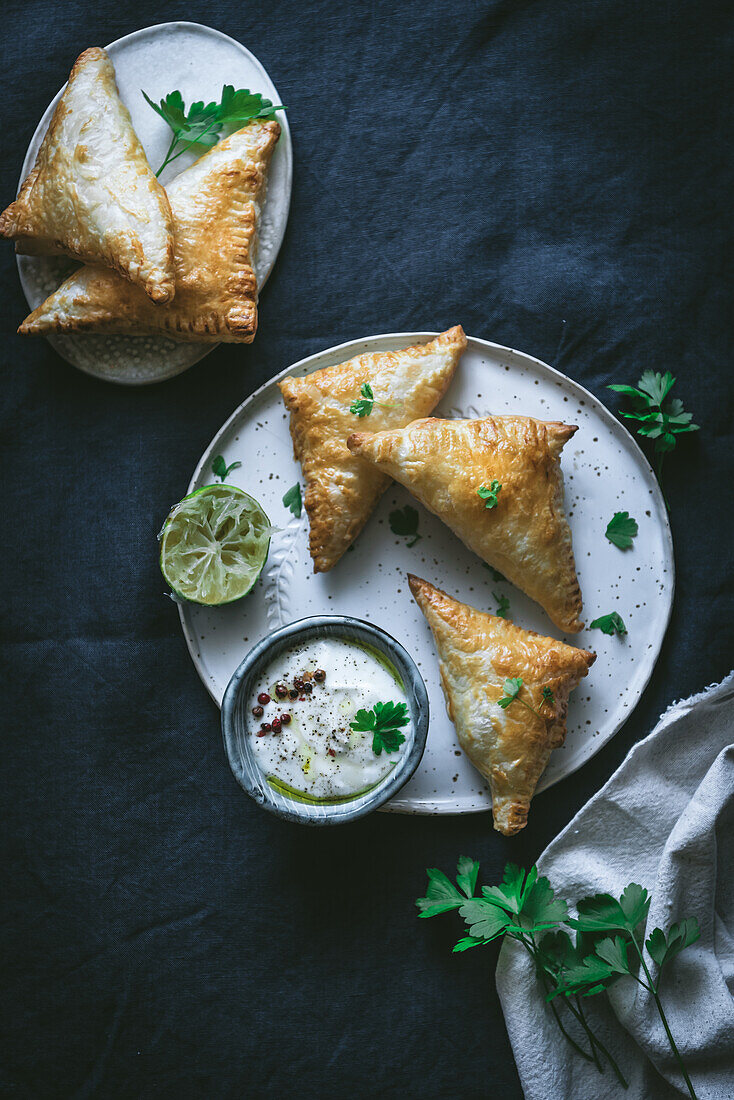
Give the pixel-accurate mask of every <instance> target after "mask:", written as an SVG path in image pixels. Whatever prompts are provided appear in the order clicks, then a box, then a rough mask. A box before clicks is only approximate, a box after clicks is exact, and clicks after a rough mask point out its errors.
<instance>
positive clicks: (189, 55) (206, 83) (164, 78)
mask: <svg viewBox="0 0 734 1100" xmlns="http://www.w3.org/2000/svg"><path fill="white" fill-rule="evenodd" d="M85 45H86V46H88V45H95V43H94V42H91V43H90V42H87V43H86V44H85V43H81V44H80V46H79V49H78V51H77V54H79V53H81V52H82V50H83V49H84V48H85ZM105 48H106V49H107V51H108V53H109V55H110V57H111V58H112V61H113V62H114V65H115V73H116V76H117V86H118V88H119V90H120V96H121V98H122V100H123V102H124V103H125V106H126V107H127V108H128V110H129V111H130V115H131V117H132V121H133V126H134V127H135V131H136V133H137V135H138V137H139V138H140V140H141V142H142V144H143V148H144V149H145V152H146V155H147V157H148V160H149V161H150V163H151V165H153V167H154V169H155V168H156V167H157V166H158V165H159V164H160V163H161V162H162V161H163V158H164V156H165V153H166V149H167V148H168V143H169V141H170V139H171V132H170V130H169V129H168V127H167V126H166V124H165V122H163V120H162V119H161V118H159V116H158V115H157V114H156V113H155V112H154V111H153V110H152V109H151V108H150V107H149V106H148V104H147V103H146V102H145V100H144V99H143V96H142V95H141V89H144V90H145V91H146V92H147V93H148V95H149V96H150V98H151V99H152V100H154V101H155V102H158V101H159V100H161V99H163V98H164V97H165V96H166V95H168V93H169V92H172V91H174V89H176V88H178V89H179V91H180V92H181V95H182V96H183V98H184V102H185V103H187V104H189V103H191V102H193V101H195V100H197V99H203V100H205V101H206V102H209V101H210V100H217V101H218V100H219V97H220V96H221V94H222V85H223V84H234V86H235V87H236V88H249V89H250V90H251V91H255V92H262V93H263V95H265V96H267V98H268V99H270V100H272V102H273V103H281V102H282V100H281V99H280V96H279V95H278V92H277V90H276V88H275V85H274V84H273V82H272V80H271V79H270V77H269V76H268V74H267V73H266V72H265V69H264V68H263V67H262V65H261V64H260V62H259V61H258V60H257V58H256V57H253V55H252V54H251V53H250V51H249V50H247V49H245V47H244V46H242V45H241V44H240V43H239V42H235V40H234V39H233V38H229V37H228V36H227V35H226V34H222V33H221V32H220V31H215V30H213V29H212V28H211V27H204V26H202V25H201V24H199V23H160V24H158V25H157V26H155V27H146V28H145V29H144V30H140V31H135V33H134V34H128V35H125V37H124V38H118V39H117V41H116V42H111V43H110V45H109V46H106V47H105ZM73 61H74V57H70V58H69V68H70V69H71V66H72V63H73ZM64 87H65V85H64ZM63 90H64V89H63V88H62V89H61V91H60V92H59V93H58V95H57V96H56V97H55V98H54V99H53V100H52V102H51V103H50V104H49V106H48V108H47V109H46V113H45V114H44V116H43V118H42V119H41V121H40V122H39V124H38V128H37V130H36V132H35V134H34V135H33V138H32V140H31V143H30V145H29V146H28V152H27V153H26V157H25V161H24V162H23V171H22V173H21V177H20V183H22V182H23V180H24V179H25V178H26V176H27V175H28V173H29V172H30V170H31V168H32V167H33V165H34V163H35V160H36V155H37V153H38V150H39V148H40V145H41V142H42V140H43V137H44V135H45V133H46V130H47V129H48V124H49V122H50V121H51V116H52V114H53V112H54V110H55V108H56V104H57V102H58V100H59V98H60V96H61V93H62V92H63ZM277 118H278V121H279V122H280V125H281V127H282V133H281V136H280V140H279V141H278V144H277V146H276V149H275V152H274V154H273V159H272V161H271V164H270V171H269V173H268V189H267V194H266V198H265V203H264V205H263V213H262V217H261V220H260V227H259V234H258V237H259V249H258V255H257V259H256V262H255V274H256V275H257V279H258V283H259V286H260V288H261V289H262V287H263V285H264V283H265V281H266V279H267V277H268V275H269V274H270V272H271V271H272V268H273V264H274V263H275V258H276V256H277V255H278V250H279V249H280V246H281V243H282V241H283V235H284V234H285V227H286V222H287V221H288V208H289V205H290V199H291V180H292V176H293V149H292V146H291V135H290V130H289V128H288V119H287V118H286V115H285V112H284V111H278V114H277ZM195 159H196V155H195V154H194V153H193V152H187V153H184V154H183V155H182V156H181V158H180V159H179V160H177V161H176V163H175V165H170V166H169V167H168V168H167V169H166V171H165V172H164V173H163V175H162V176H161V181H162V182H163V183H164V184H165V183H167V182H168V181H170V180H171V179H172V178H173V177H174V176H176V175H177V173H178V172H180V171H182V170H183V169H184V168H187V167H188V166H189V165H190V164H192V163H193V162H194V160H195ZM19 185H20V184H19ZM76 266H77V265H76V264H74V263H73V262H72V261H71V260H67V259H65V258H64V257H58V256H18V270H19V272H20V281H21V284H22V286H23V292H24V294H25V296H26V299H27V301H28V305H29V306H30V308H31V309H32V310H33V309H35V308H36V307H37V306H39V305H40V304H41V302H42V301H43V300H44V299H45V298H46V297H48V295H49V294H51V293H52V292H53V291H54V290H56V288H57V287H58V286H60V284H61V283H62V282H63V280H64V279H65V278H66V277H67V275H69V274H70V273H71V271H73V270H74V269H75V267H76ZM18 320H19V322H20V320H21V318H19V319H18ZM27 339H30V337H27ZM48 341H49V343H50V344H51V346H52V347H54V348H55V349H56V351H57V352H58V353H59V355H61V356H62V357H63V358H64V359H66V360H67V361H68V362H69V363H72V364H73V365H74V366H75V367H79V369H80V370H83V371H86V372H87V374H93V375H96V376H97V377H98V378H104V379H105V380H106V381H108V382H120V383H123V384H126V385H144V384H145V383H148V382H161V381H163V379H165V378H172V377H173V375H175V374H180V373H181V372H182V371H184V370H187V368H188V367H191V366H193V364H194V363H198V361H199V360H200V359H203V357H204V356H205V355H208V354H209V352H210V351H212V350H213V349H214V348H215V347H216V344H197V343H178V342H176V341H174V340H168V339H166V338H165V337H163V336H91V335H90V336H50V337H48Z"/></svg>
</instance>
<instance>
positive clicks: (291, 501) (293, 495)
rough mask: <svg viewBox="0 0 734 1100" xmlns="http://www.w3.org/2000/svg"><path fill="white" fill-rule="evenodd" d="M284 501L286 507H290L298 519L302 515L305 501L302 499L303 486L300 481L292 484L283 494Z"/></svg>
mask: <svg viewBox="0 0 734 1100" xmlns="http://www.w3.org/2000/svg"><path fill="white" fill-rule="evenodd" d="M283 503H284V504H285V506H286V508H290V510H291V512H292V513H293V515H294V516H295V517H296V519H298V518H299V517H300V515H301V512H302V511H303V501H302V499H301V486H300V483H299V482H298V481H297V482H296V484H295V485H291V487H290V489H289V490H288V492H287V493H285V494H284V495H283Z"/></svg>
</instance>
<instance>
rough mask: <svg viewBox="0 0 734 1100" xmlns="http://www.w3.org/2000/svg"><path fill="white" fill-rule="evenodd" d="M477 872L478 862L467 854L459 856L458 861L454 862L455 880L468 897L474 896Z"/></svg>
mask: <svg viewBox="0 0 734 1100" xmlns="http://www.w3.org/2000/svg"><path fill="white" fill-rule="evenodd" d="M478 874H479V864H478V863H477V861H476V860H475V859H469V857H468V856H459V862H458V863H457V864H456V882H457V883H458V886H459V889H461V890H463V891H464V893H465V894H466V896H467V897H468V898H471V897H473V896H474V891H475V890H476V887H477V875H478Z"/></svg>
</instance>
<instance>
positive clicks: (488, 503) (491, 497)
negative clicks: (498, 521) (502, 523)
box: [477, 478, 502, 508]
mask: <svg viewBox="0 0 734 1100" xmlns="http://www.w3.org/2000/svg"><path fill="white" fill-rule="evenodd" d="M501 488H502V486H501V485H500V483H499V481H497V478H493V479H492V481H491V482H490V484H489V486H486V485H481V486H480V487H479V488H478V489H477V496H478V497H481V498H482V500H483V501H484V507H485V508H496V507H497V505H498V503H499V501H498V499H497V498H498V497H499V493H500V490H501Z"/></svg>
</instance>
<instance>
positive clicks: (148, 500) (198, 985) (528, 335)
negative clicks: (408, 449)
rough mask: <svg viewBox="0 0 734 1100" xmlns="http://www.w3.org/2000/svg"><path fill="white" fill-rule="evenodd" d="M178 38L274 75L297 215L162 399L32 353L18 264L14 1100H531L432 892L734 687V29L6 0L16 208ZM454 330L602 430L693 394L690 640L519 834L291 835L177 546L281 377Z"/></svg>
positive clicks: (476, 822) (500, 12) (521, 6)
mask: <svg viewBox="0 0 734 1100" xmlns="http://www.w3.org/2000/svg"><path fill="white" fill-rule="evenodd" d="M175 18H184V19H190V20H198V21H200V22H205V23H209V24H210V25H212V26H215V27H218V28H220V29H221V30H223V31H225V32H226V33H228V34H231V35H233V36H234V37H236V38H238V39H240V40H241V41H242V42H244V43H245V44H246V45H247V46H249V47H250V48H251V49H252V50H253V51H254V53H255V54H256V55H257V56H258V57H259V58H260V60H261V61H262V62H263V64H264V65H265V66H266V68H267V69H268V70H269V72H270V73H271V75H272V77H273V79H274V81H275V83H276V85H277V87H278V89H279V91H280V93H281V95H282V96H283V100H284V102H285V103H287V104H288V105H289V107H290V113H289V118H290V123H291V127H292V131H293V141H294V152H295V180H294V189H293V203H292V207H291V217H290V223H289V227H288V231H287V234H286V239H285V243H284V246H283V249H282V251H281V253H280V257H279V260H278V263H277V265H276V267H275V270H274V272H273V275H272V276H271V278H270V281H269V282H268V285H267V286H266V287H265V290H264V293H263V295H262V299H261V310H260V330H259V333H258V336H257V339H256V341H255V343H254V344H253V345H252V346H250V347H240V348H238V347H231V346H230V347H228V348H220V349H218V350H217V351H216V352H215V353H214V354H213V355H212V356H211V357H209V358H208V359H206V360H204V361H203V362H202V363H201V364H199V365H198V366H197V367H195V368H193V369H192V370H191V371H189V372H188V373H186V374H184V375H182V376H181V377H179V378H177V379H175V380H173V381H170V382H166V383H164V384H162V385H159V386H154V387H151V388H146V389H123V388H117V387H114V386H111V385H109V384H105V383H103V382H100V381H96V380H94V379H92V378H89V377H86V376H84V375H82V374H81V373H79V372H78V371H76V370H74V369H73V368H72V367H70V366H68V365H67V364H66V363H64V362H62V361H61V360H60V359H58V358H57V357H56V355H55V354H54V352H53V351H52V350H51V349H50V347H49V346H48V345H47V344H46V343H45V342H44V341H42V340H40V341H33V340H21V339H20V338H19V337H17V336H15V335H14V331H15V327H16V325H17V324H18V323H19V321H20V320H21V319H22V318H23V316H24V315H25V312H26V308H25V301H24V299H23V297H22V294H21V290H20V286H19V283H18V278H17V273H16V269H15V263H14V259H13V256H12V250H11V247H10V246H8V245H5V246H4V247H3V248H2V250H0V271H1V278H2V284H1V291H2V293H1V294H0V317H1V319H2V328H3V339H2V350H1V351H0V355H1V356H2V360H3V369H2V428H1V433H0V447H1V448H2V497H1V499H2V503H3V519H4V523H3V533H2V539H0V545H1V546H2V559H3V572H2V577H3V582H4V599H3V616H2V651H1V653H0V658H1V659H0V670H1V674H2V680H3V693H2V700H3V718H4V720H3V735H2V746H3V753H2V768H1V769H0V781H1V782H2V787H3V792H2V793H3V802H2V805H3V810H2V838H1V839H2V852H3V870H2V889H1V890H0V905H1V907H2V924H1V925H0V932H1V935H0V951H1V952H2V956H3V958H2V972H3V980H2V1018H1V1019H0V1033H1V1034H2V1040H0V1041H1V1042H2V1048H1V1050H0V1095H2V1096H8V1097H12V1098H23V1100H25V1098H26V1097H28V1098H31V1097H32V1098H36V1097H41V1098H47V1097H50V1098H55V1097H75V1098H76V1097H78V1098H85V1097H104V1098H105V1100H112V1098H118V1097H119V1098H125V1100H127V1098H138V1097H141V1098H146V1100H147V1098H149V1097H156V1098H158V1097H161V1098H171V1100H174V1098H175V1100H179V1098H188V1097H192V1098H198V1097H202V1098H203V1097H206V1098H210V1097H217V1098H221V1100H226V1098H233V1100H234V1098H237V1100H239V1098H240V1097H242V1096H258V1097H259V1096H273V1097H279V1098H288V1097H303V1096H308V1097H311V1096H319V1097H321V1096H335V1097H336V1096H350V1097H372V1096H377V1095H379V1096H383V1097H401V1098H402V1097H405V1096H421V1097H422V1098H424V1100H428V1098H432V1097H446V1096H457V1095H458V1096H461V1097H462V1100H469V1098H474V1097H486V1096H488V1095H490V1094H491V1095H493V1096H498V1097H502V1098H503V1100H506V1098H507V1100H515V1098H517V1097H520V1095H521V1092H520V1085H519V1081H518V1078H517V1074H516V1070H515V1067H514V1063H513V1060H512V1055H511V1052H510V1048H509V1044H508V1041H507V1037H506V1032H505V1028H504V1023H503V1019H502V1014H501V1011H500V1006H499V1002H498V999H497V996H496V992H495V988H494V980H493V969H494V963H495V959H496V950H495V948H494V947H493V948H489V949H487V950H486V951H485V952H484V953H483V954H480V955H479V956H477V954H476V953H472V954H471V956H466V957H456V956H454V957H452V955H451V954H450V947H451V945H452V943H453V942H454V940H455V939H456V937H457V933H458V931H459V924H458V921H457V920H456V918H454V917H452V916H447V917H445V918H442V919H441V920H435V921H430V922H420V923H419V922H418V921H417V920H416V918H415V910H414V907H413V899H414V898H415V897H416V896H418V895H419V894H421V893H423V888H424V884H425V877H424V868H425V867H426V866H438V867H443V868H445V869H447V870H448V869H450V868H451V867H452V866H453V864H454V862H455V860H456V857H457V856H458V855H459V853H462V852H464V853H466V854H468V855H473V856H475V857H477V858H479V859H481V860H482V877H483V880H484V881H493V880H494V879H496V878H497V877H499V876H500V874H501V869H502V866H503V865H504V862H505V860H506V859H508V858H511V859H513V860H515V861H517V862H520V863H523V862H525V863H529V862H531V861H532V860H533V859H534V858H535V857H536V856H537V855H538V853H539V852H540V851H541V850H542V849H543V848H544V847H545V846H546V845H547V843H548V842H549V841H550V840H551V838H552V837H553V836H554V835H555V834H556V833H557V832H558V831H559V830H560V829H561V828H562V827H563V826H564V825H565V824H566V823H567V822H568V821H569V820H570V818H571V817H572V815H573V814H574V813H575V811H576V810H578V808H579V807H580V806H581V805H582V804H583V803H584V802H585V801H586V800H587V799H588V798H589V796H590V795H591V794H592V793H593V792H594V791H596V790H597V789H598V788H599V786H600V785H601V784H602V783H603V782H604V780H606V778H607V777H608V776H609V775H610V774H611V772H612V771H613V770H614V768H615V767H616V766H617V765H618V764H619V762H620V761H621V760H622V758H623V757H624V755H625V753H626V752H627V751H628V749H629V748H630V746H631V745H632V744H633V743H634V742H636V741H637V740H639V739H640V738H641V737H642V736H643V735H644V734H646V733H647V732H649V730H650V729H651V728H652V726H653V725H654V724H655V722H656V720H657V718H658V715H659V714H660V713H661V711H662V710H663V709H664V708H665V707H666V706H667V705H668V704H669V703H670V702H671V701H672V700H673V699H676V698H681V697H683V696H686V695H688V694H690V693H691V692H693V691H697V690H700V689H701V688H702V687H703V686H704V685H705V684H707V683H710V682H712V681H714V680H719V679H721V678H722V677H723V675H724V674H725V673H726V672H727V671H728V669H729V667H730V665H731V656H732V652H733V651H734V637H733V631H732V622H734V606H733V600H732V587H731V578H732V538H731V535H732V524H731V478H732V474H734V469H733V468H732V458H731V455H732V434H731V433H732V417H731V413H732V403H731V395H732V365H731V360H732V350H731V349H732V336H733V335H734V333H733V332H732V327H733V325H732V316H733V311H732V282H733V281H734V280H733V279H732V247H731V227H732V222H731V195H732V183H733V182H734V180H733V177H734V170H733V168H732V155H731V149H732V128H731V114H732V99H731V63H732V53H733V51H732V39H733V38H734V26H733V21H732V16H731V12H730V8H729V5H727V4H724V3H711V2H709V3H706V2H701V0H668V2H666V3H662V4H640V3H638V2H636V0H627V2H625V0H574V2H569V0H539V2H537V3H531V2H516V3H512V2H509V0H505V2H498V0H488V2H483V3H470V2H458V3H457V2H454V3H451V4H448V3H441V2H439V0H423V2H421V3H403V4H395V3H387V2H384V0H378V2H374V3H369V4H353V5H345V4H342V3H336V2H334V3H331V2H315V3H310V4H308V5H303V4H299V3H296V2H295V0H284V2H278V0H271V2H270V3H263V2H262V0H250V2H248V3H246V4H242V3H233V2H232V0H220V2H213V3H202V2H198V0H192V2H190V3H188V4H186V5H183V4H180V3H164V4H153V3H151V2H150V0H128V2H127V3H125V4H119V3H113V2H111V0H98V2H97V3H95V4H91V3H77V4H61V3H59V2H58V0H56V2H50V0H49V2H30V3H28V2H26V3H20V2H18V0H5V3H4V4H3V36H2V37H3V44H2V53H3V65H2V68H1V70H0V79H1V80H2V99H1V100H0V102H1V103H2V141H3V156H2V158H0V187H1V198H2V202H3V203H5V202H9V201H10V200H11V198H12V197H13V196H14V194H15V187H16V183H17V177H18V173H19V171H20V166H21V163H22V160H23V156H24V153H25V149H26V146H27V143H28V141H29V139H30V137H31V135H32V133H33V130H34V128H35V126H36V124H37V121H38V119H39V117H40V115H41V114H42V112H43V110H44V109H45V107H46V105H47V103H48V102H49V100H50V99H51V98H52V96H53V95H54V94H55V93H56V91H57V90H58V88H59V87H60V85H61V84H62V83H63V81H64V79H65V77H66V75H67V73H68V71H69V68H70V66H71V64H72V62H73V61H74V59H75V57H76V56H77V55H78V54H79V53H80V52H81V50H82V49H83V48H85V47H87V46H89V45H94V44H104V43H106V42H109V41H111V40H112V39H115V38H117V37H119V36H120V35H122V34H126V33H128V32H130V31H132V30H135V29H137V28H139V27H142V26H145V25H147V24H151V23H155V22H159V21H162V20H170V19H175ZM222 77H223V80H224V79H225V78H226V74H222ZM457 321H459V322H461V323H462V324H463V325H464V327H465V329H466V331H467V332H468V333H470V334H472V335H476V336H482V337H486V338H489V339H491V340H495V341H497V342H499V343H503V344H509V345H511V346H513V347H517V348H521V349H523V350H525V351H528V352H530V353H532V354H533V355H537V356H539V357H540V358H541V359H544V360H545V361H547V362H549V363H551V364H553V365H554V366H556V367H558V368H559V369H560V370H562V371H564V372H565V373H567V374H569V375H570V376H571V377H573V378H575V379H577V380H579V381H580V382H582V383H583V384H584V385H585V386H587V387H589V388H590V389H591V390H592V391H593V392H595V393H596V394H598V395H599V396H600V397H601V398H602V399H603V400H604V401H606V402H607V403H609V404H610V406H611V407H612V408H617V407H618V402H617V398H616V397H615V396H614V395H612V394H610V393H609V391H607V390H605V389H604V387H605V385H606V384H607V383H608V382H612V381H626V382H635V381H636V380H637V378H638V377H639V374H640V373H641V371H642V370H643V369H644V368H646V367H653V368H655V369H658V370H665V369H668V368H669V369H671V370H672V371H673V373H674V374H676V375H677V377H678V385H677V388H676V393H677V395H678V396H679V397H681V398H682V399H683V401H684V402H685V405H686V407H687V408H689V409H691V410H692V411H693V412H694V413H695V420H696V421H697V422H698V423H699V424H701V425H702V429H703V430H702V431H701V432H699V433H696V434H695V435H692V436H690V437H688V438H686V439H685V440H684V441H683V443H682V444H681V446H680V447H679V448H678V451H677V452H676V453H675V454H674V455H673V456H672V457H671V458H670V459H669V461H668V468H667V487H668V490H669V496H670V499H671V504H672V524H673V533H674V539H675V547H676V559H677V569H678V588H677V596H676V603H675V608H674V612H673V618H672V621H671V624H670V629H669V631H668V635H667V638H666V641H665V644H664V646H663V650H662V654H661V657H660V660H659V662H658V665H657V668H656V670H655V673H654V675H653V677H652V680H651V682H650V685H649V687H648V689H647V690H646V692H645V694H644V696H643V698H642V700H641V702H640V704H639V706H638V707H637V709H636V711H635V713H634V714H633V715H632V716H631V718H630V720H629V721H628V723H627V725H626V726H625V728H624V729H623V730H622V731H621V732H620V733H619V734H618V735H617V736H616V737H615V738H614V739H613V741H612V742H611V743H610V744H609V745H608V746H607V747H606V748H605V749H603V750H602V751H601V752H600V753H599V755H598V756H597V757H596V758H595V759H594V760H593V761H592V762H591V763H589V764H587V765H586V766H585V767H584V768H583V769H582V770H581V771H580V772H578V773H577V774H575V775H574V776H573V777H571V778H569V779H566V780H565V782H563V783H562V784H560V785H559V786H556V787H555V788H553V789H552V790H550V791H548V792H546V793H544V794H543V795H541V796H539V797H538V799H537V801H536V802H535V803H534V807H533V812H532V813H531V817H530V824H529V825H528V828H527V829H526V830H525V832H524V833H522V834H521V835H520V836H519V837H517V838H515V839H510V840H507V839H504V838H502V837H500V836H499V835H498V834H497V833H494V832H493V831H492V828H491V820H490V819H489V817H488V816H487V815H481V816H469V817H464V818H440V819H439V818H437V819H426V818H410V817H395V816H387V815H384V814H377V815H374V816H373V817H371V818H370V819H367V820H364V821H362V822H359V823H356V824H353V825H350V826H345V827H343V828H341V829H338V830H333V831H331V830H324V831H307V830H304V829H302V828H299V827H298V826H294V825H290V824H286V823H284V822H281V821H278V820H276V819H275V818H273V817H270V816H268V815H265V814H264V813H262V811H260V810H259V809H258V808H257V807H256V806H255V805H254V804H253V803H251V802H250V801H249V800H248V799H247V798H246V797H245V796H244V795H243V794H242V792H241V791H240V789H239V788H238V787H237V785H236V783H235V781H234V779H233V778H232V776H231V774H230V772H229V769H228V767H227V764H226V761H225V758H224V754H223V751H222V746H221V738H220V732H219V715H218V713H217V710H216V708H215V706H214V704H213V703H212V702H211V700H210V699H209V697H208V695H207V693H206V691H205V689H204V688H203V686H202V685H201V683H200V682H199V679H198V677H197V675H196V673H195V671H194V669H193V667H192V665H191V662H190V660H189V657H188V653H187V651H186V647H185V644H184V640H183V637H182V634H181V630H180V627H179V621H178V614H177V611H176V608H175V606H174V605H173V604H172V603H171V602H170V601H169V600H167V599H166V598H165V597H164V595H163V588H164V586H163V583H162V580H161V577H160V575H159V572H158V565H157V551H156V547H157V544H156V538H155V536H156V533H157V531H158V529H159V527H160V525H161V521H162V519H163V518H164V516H165V515H166V512H167V510H168V508H169V506H170V505H171V504H172V503H173V502H174V501H176V500H178V499H179V498H180V497H181V496H182V494H183V493H184V491H185V489H186V486H187V484H188V480H189V477H190V475H191V472H192V471H193V469H194V466H195V464H196V462H197V460H198V458H199V456H200V454H201V452H202V451H203V449H204V447H205V446H206V445H207V444H208V442H209V440H210V439H211V437H212V435H213V434H214V432H215V431H216V430H217V428H218V427H219V425H220V424H221V423H222V422H223V421H224V419H225V418H226V417H227V416H228V415H229V414H230V412H231V411H232V409H233V408H234V407H235V406H236V405H237V404H238V403H239V402H240V401H241V400H242V398H243V397H244V396H245V395H246V394H248V393H249V392H250V391H251V390H252V389H254V388H255V387H256V386H258V385H260V384H261V383H262V382H263V381H265V380H266V379H267V378H269V377H270V376H271V375H272V374H274V373H275V372H277V371H279V370H281V369H282V368H283V367H284V366H287V365H288V364H289V363H290V362H293V361H295V360H297V359H300V358H302V357H303V356H305V355H308V354H310V353H312V352H315V351H318V350H320V349H322V348H325V347H328V346H330V345H332V344H335V343H338V342H340V341H343V340H349V339H352V338H355V337H359V336H363V335H366V334H371V333H374V332H386V331H393V330H401V329H425V328H435V329H442V328H446V327H447V326H449V325H451V324H453V323H455V322H457ZM612 476H613V474H612ZM635 552H636V553H644V545H640V546H638V547H636V548H635ZM727 578H728V585H727ZM582 1100H586V1098H582Z"/></svg>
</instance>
